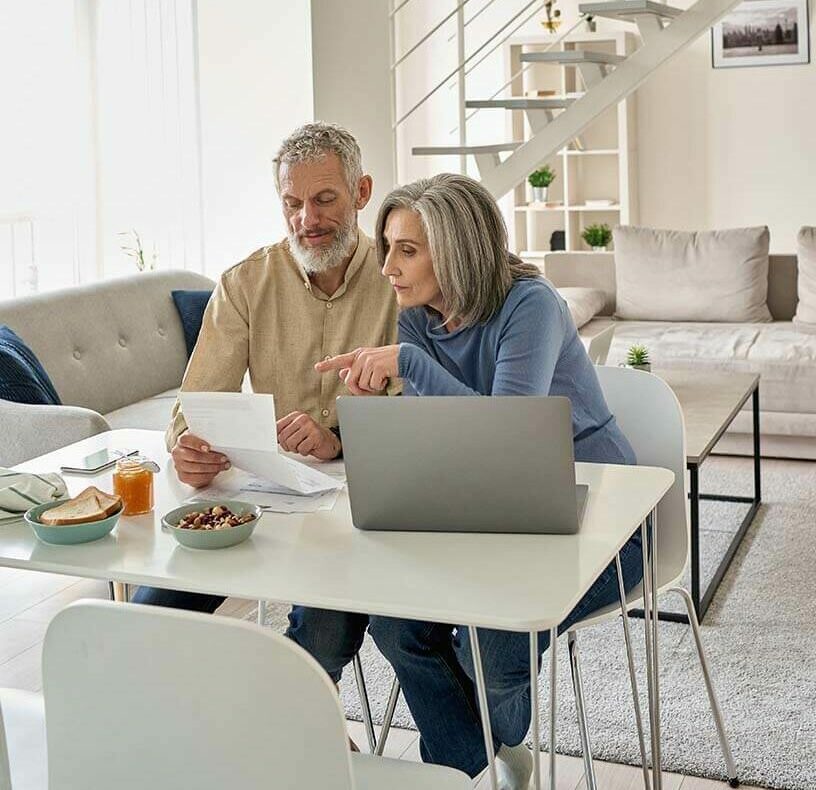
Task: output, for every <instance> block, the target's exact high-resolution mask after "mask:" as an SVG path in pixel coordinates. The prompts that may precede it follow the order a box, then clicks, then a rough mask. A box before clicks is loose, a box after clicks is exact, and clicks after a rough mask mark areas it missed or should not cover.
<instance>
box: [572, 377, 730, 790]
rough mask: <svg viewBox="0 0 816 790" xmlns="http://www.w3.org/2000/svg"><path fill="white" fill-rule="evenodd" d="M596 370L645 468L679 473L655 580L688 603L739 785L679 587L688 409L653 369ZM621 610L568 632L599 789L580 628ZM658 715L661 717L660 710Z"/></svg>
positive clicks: (663, 517) (611, 610) (588, 762)
mask: <svg viewBox="0 0 816 790" xmlns="http://www.w3.org/2000/svg"><path fill="white" fill-rule="evenodd" d="M595 370H596V372H597V374H598V379H599V380H600V383H601V388H602V390H603V393H604V397H605V398H606V402H607V405H608V406H609V409H610V411H611V412H612V413H613V414H614V415H615V419H616V420H617V423H618V425H619V426H620V428H621V430H622V431H623V433H624V434H625V435H626V437H627V438H628V439H629V441H630V443H631V444H632V447H633V449H634V451H635V454H636V455H637V459H638V463H639V464H642V465H644V466H659V467H663V468H665V469H670V470H671V471H673V472H674V475H675V482H674V485H673V486H672V487H671V489H669V491H668V493H667V494H666V495H665V496H664V497H663V499H662V500H661V502H660V504H659V505H658V507H657V518H656V521H657V541H656V545H657V554H656V557H655V560H656V568H655V576H656V584H657V589H658V592H659V593H666V592H673V593H677V594H679V595H680V596H681V598H682V600H683V602H684V604H685V606H686V611H687V612H688V617H689V622H690V624H691V627H692V630H693V633H694V639H695V644H696V646H697V653H698V656H699V659H700V665H701V668H702V671H703V678H704V681H705V685H706V691H707V693H708V698H709V703H710V706H711V712H712V715H713V717H714V723H715V725H716V728H717V734H718V737H719V740H720V746H721V748H722V753H723V757H724V759H725V763H726V769H727V774H728V778H729V783H730V784H731V786H732V787H736V786H737V785H738V780H737V772H736V767H735V764H734V759H733V757H732V755H731V749H730V747H729V745H728V739H727V737H726V733H725V725H724V723H723V718H722V713H721V710H720V706H719V703H718V701H717V696H716V694H715V691H714V687H713V685H712V682H711V675H710V672H709V668H708V662H707V660H706V656H705V651H704V649H703V643H702V639H701V635H700V626H699V623H698V621H697V616H696V614H695V612H694V607H693V606H692V603H691V596H690V595H689V594H688V592H687V591H686V590H685V589H684V588H683V587H681V586H680V584H681V582H682V579H683V574H684V571H685V567H686V563H687V561H688V552H689V522H688V511H687V504H686V503H687V488H686V443H685V428H684V424H683V413H682V411H681V409H680V404H679V402H678V401H677V397H676V396H675V394H674V392H673V391H672V390H671V388H670V387H669V386H668V384H666V383H665V382H664V381H663V380H662V379H660V378H659V377H657V376H653V375H651V374H650V373H645V372H643V371H639V370H633V369H631V368H619V367H596V369H595ZM626 603H627V608H628V609H633V608H636V607H640V606H642V603H643V585H642V584H638V585H637V586H636V587H635V588H634V589H633V590H631V591H630V592H629V593H628V594H627V597H626ZM620 613H621V607H620V605H618V604H616V605H613V606H609V607H606V608H605V609H603V610H599V611H598V612H596V613H594V614H593V615H592V616H591V617H588V618H586V619H584V620H582V621H581V622H580V623H577V624H576V625H574V626H573V628H572V629H570V632H569V635H568V640H569V648H570V651H569V652H570V659H571V667H572V670H573V683H574V687H575V696H576V705H577V707H578V720H579V730H580V731H581V738H582V742H583V749H584V760H585V769H586V773H587V785H588V788H589V790H592V788H594V787H595V779H594V773H593V770H592V753H591V749H590V744H589V737H588V734H587V727H586V715H585V710H584V701H583V694H582V693H581V678H580V667H579V662H578V645H577V634H576V632H577V631H578V630H579V629H582V628H587V627H589V626H592V625H596V624H598V623H601V622H607V621H609V620H610V619H613V618H615V617H618V616H619V615H620ZM623 622H624V635H625V641H626V648H627V657H628V661H629V670H630V681H631V684H632V691H633V695H634V697H633V698H634V700H635V713H636V721H637V725H638V737H639V739H640V748H641V757H642V760H643V765H644V784H645V786H646V787H648V786H649V780H648V771H647V769H646V767H645V766H646V764H647V762H646V754H645V746H644V737H643V730H642V725H641V719H640V712H639V706H638V702H637V689H636V685H635V679H634V664H633V660H632V654H631V649H630V647H631V646H630V639H629V633H628V630H627V625H628V623H627V621H626V618H624V620H623ZM657 715H659V710H658V712H657ZM658 786H659V785H658Z"/></svg>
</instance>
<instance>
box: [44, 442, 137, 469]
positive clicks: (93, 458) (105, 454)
mask: <svg viewBox="0 0 816 790" xmlns="http://www.w3.org/2000/svg"><path fill="white" fill-rule="evenodd" d="M138 452H139V451H138V450H109V449H108V448H105V449H104V450H99V451H98V452H95V453H91V454H90V455H86V456H85V457H84V458H83V459H82V460H81V461H80V462H79V463H78V464H77V465H76V466H61V467H60V471H61V472H63V473H64V474H69V475H95V474H97V472H101V471H103V470H104V469H109V468H110V467H111V466H113V465H114V464H115V463H116V462H117V461H118V460H119V459H120V458H124V457H125V456H128V455H136V454H137V453H138Z"/></svg>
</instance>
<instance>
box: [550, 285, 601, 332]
mask: <svg viewBox="0 0 816 790" xmlns="http://www.w3.org/2000/svg"><path fill="white" fill-rule="evenodd" d="M558 293H559V294H561V296H562V297H563V299H564V301H565V302H566V303H567V307H568V308H569V311H570V315H571V316H572V320H573V321H574V322H575V327H576V329H580V328H581V327H582V326H583V325H584V324H586V323H587V322H588V321H591V320H592V319H593V318H594V317H595V316H596V315H598V313H600V312H601V310H603V308H604V304H605V303H606V294H604V292H603V291H602V290H601V289H600V288H559V289H558Z"/></svg>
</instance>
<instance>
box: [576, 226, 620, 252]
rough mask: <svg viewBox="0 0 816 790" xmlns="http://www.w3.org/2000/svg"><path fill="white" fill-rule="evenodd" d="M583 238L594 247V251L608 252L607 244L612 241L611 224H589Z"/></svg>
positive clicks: (582, 235)
mask: <svg viewBox="0 0 816 790" xmlns="http://www.w3.org/2000/svg"><path fill="white" fill-rule="evenodd" d="M581 238H582V239H583V240H584V241H585V242H586V243H587V244H588V245H589V246H590V247H592V251H593V252H606V245H607V244H609V242H610V241H612V231H611V230H610V229H609V225H587V226H586V227H585V228H584V231H583V233H582V234H581Z"/></svg>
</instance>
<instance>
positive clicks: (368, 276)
mask: <svg viewBox="0 0 816 790" xmlns="http://www.w3.org/2000/svg"><path fill="white" fill-rule="evenodd" d="M396 339H397V303H396V299H395V296H394V291H393V288H392V287H391V284H390V283H389V282H388V279H387V278H386V277H383V276H382V274H381V273H380V268H379V266H378V264H377V254H376V250H375V247H374V242H373V241H372V240H371V239H370V238H368V236H366V235H365V234H364V233H363V232H362V231H359V236H358V244H357V250H356V252H355V253H354V256H353V257H352V259H351V262H350V264H349V267H348V270H347V271H346V276H345V278H344V280H343V283H342V284H341V286H340V288H338V289H337V291H336V292H335V293H333V294H332V295H331V296H328V295H327V294H325V293H323V292H322V291H321V290H320V289H319V288H317V287H316V286H314V285H313V284H312V283H311V282H310V281H309V278H308V277H307V276H306V273H305V272H304V270H303V269H302V268H301V267H300V265H299V264H298V263H297V262H296V261H295V259H294V258H293V257H292V255H291V253H290V252H289V242H288V241H286V240H284V241H282V242H280V243H278V244H274V245H272V246H269V247H263V248H261V249H260V250H258V251H257V252H255V253H253V254H252V255H250V256H249V257H248V258H247V259H246V260H244V261H242V262H241V263H239V264H236V265H235V266H233V267H232V268H231V269H228V270H227V271H226V272H224V274H223V275H222V276H221V280H220V282H219V283H218V286H217V287H216V289H215V292H214V293H213V295H212V297H211V298H210V301H209V303H208V304H207V309H206V310H205V312H204V319H203V321H202V324H201V333H200V334H199V336H198V342H197V343H196V347H195V350H194V351H193V355H192V356H191V357H190V361H189V363H188V365H187V370H186V372H185V374H184V379H183V381H182V383H181V389H182V390H187V391H191V392H238V391H240V389H241V384H242V382H243V379H244V374H245V373H246V371H247V370H249V377H250V382H251V384H252V389H253V391H254V392H264V393H270V392H271V393H272V394H274V396H275V412H276V417H277V418H278V419H280V418H281V417H284V416H285V415H287V414H289V413H290V412H293V411H303V412H306V413H307V414H309V415H310V416H311V417H313V418H314V419H315V420H316V421H317V422H318V423H320V424H321V425H323V426H326V427H333V426H336V425H337V412H336V409H335V403H334V401H335V398H337V396H338V395H342V394H344V393H345V392H346V389H345V385H344V384H343V382H342V381H341V380H340V379H339V377H338V376H337V373H336V372H330V373H325V374H322V375H321V374H319V373H317V372H316V371H315V369H314V364H315V362H318V361H319V360H321V359H325V358H326V357H329V356H333V355H335V354H341V353H344V352H346V351H353V350H354V349H355V348H358V347H361V346H382V345H389V344H391V343H396ZM395 385H396V388H398V384H397V382H395ZM389 391H392V392H393V391H394V390H393V389H391V390H389ZM186 428H187V424H186V423H185V421H184V415H183V414H182V413H181V410H180V408H179V403H178V401H176V404H175V406H174V407H173V415H172V422H171V423H170V427H169V428H168V429H167V434H166V440H167V448H168V450H169V449H172V447H173V446H174V445H175V443H176V439H177V438H178V437H179V435H180V434H181V433H183V432H184V431H185V430H186Z"/></svg>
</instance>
